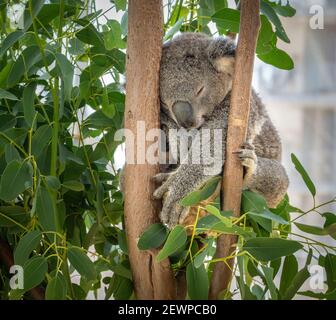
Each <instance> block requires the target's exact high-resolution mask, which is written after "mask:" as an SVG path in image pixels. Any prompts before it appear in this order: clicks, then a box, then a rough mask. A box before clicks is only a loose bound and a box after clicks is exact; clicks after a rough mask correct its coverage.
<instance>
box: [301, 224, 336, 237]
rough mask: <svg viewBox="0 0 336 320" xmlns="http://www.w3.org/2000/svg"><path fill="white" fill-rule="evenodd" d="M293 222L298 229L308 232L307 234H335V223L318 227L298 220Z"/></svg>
mask: <svg viewBox="0 0 336 320" xmlns="http://www.w3.org/2000/svg"><path fill="white" fill-rule="evenodd" d="M294 224H295V225H296V227H297V228H298V229H299V230H301V231H303V232H306V233H309V234H314V235H317V236H327V235H330V236H335V235H336V223H334V224H332V225H329V226H328V227H326V228H319V227H315V226H310V225H307V224H302V223H298V222H295V223H294Z"/></svg>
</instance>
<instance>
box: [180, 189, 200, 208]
mask: <svg viewBox="0 0 336 320" xmlns="http://www.w3.org/2000/svg"><path fill="white" fill-rule="evenodd" d="M201 201H202V200H201V190H196V191H193V192H190V193H189V194H188V195H186V196H185V197H184V198H183V199H181V201H180V205H181V206H183V207H189V206H193V205H196V204H198V203H200V202H201Z"/></svg>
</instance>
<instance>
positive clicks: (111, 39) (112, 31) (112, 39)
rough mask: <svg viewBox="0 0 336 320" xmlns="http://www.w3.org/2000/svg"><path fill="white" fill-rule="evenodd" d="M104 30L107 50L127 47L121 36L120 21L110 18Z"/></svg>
mask: <svg viewBox="0 0 336 320" xmlns="http://www.w3.org/2000/svg"><path fill="white" fill-rule="evenodd" d="M103 30H104V33H103V34H104V43H105V47H106V49H107V50H112V49H114V48H119V49H125V48H126V43H125V41H124V40H123V39H122V38H121V26H120V24H119V22H118V21H116V20H109V21H108V22H107V24H106V25H104V26H103Z"/></svg>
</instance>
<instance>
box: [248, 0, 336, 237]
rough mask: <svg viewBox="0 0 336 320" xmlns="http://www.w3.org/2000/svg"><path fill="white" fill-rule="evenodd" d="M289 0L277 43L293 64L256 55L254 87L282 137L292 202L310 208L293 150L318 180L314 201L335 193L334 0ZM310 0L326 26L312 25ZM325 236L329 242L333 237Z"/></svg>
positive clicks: (303, 220) (307, 220)
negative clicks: (278, 64) (287, 66)
mask: <svg viewBox="0 0 336 320" xmlns="http://www.w3.org/2000/svg"><path fill="white" fill-rule="evenodd" d="M291 4H292V5H293V6H294V7H295V8H296V9H297V14H296V15H295V16H294V17H292V18H290V19H283V21H282V22H283V25H284V28H285V30H286V32H287V33H288V36H289V38H290V39H291V44H285V43H283V42H282V44H281V45H279V47H280V48H281V47H282V49H284V50H285V51H286V52H288V53H289V54H290V55H291V57H292V58H293V60H294V62H295V68H294V69H293V70H291V71H282V70H279V69H276V68H274V67H272V66H269V65H266V64H265V63H263V62H261V61H259V60H258V59H257V60H256V65H255V73H254V87H255V88H256V89H257V91H258V92H259V93H260V95H261V97H262V99H263V101H264V103H265V104H266V106H267V109H268V111H269V113H270V116H271V118H272V120H273V122H274V123H275V125H276V127H277V128H278V130H279V133H280V136H281V138H282V142H283V163H284V165H285V167H286V170H287V173H288V175H289V178H290V187H289V197H290V200H291V204H292V205H294V206H297V207H299V208H303V209H304V210H308V209H310V208H311V207H312V205H313V204H312V199H311V196H310V195H309V193H307V188H306V186H305V185H304V183H303V182H302V179H301V177H300V176H299V175H298V173H297V172H296V171H295V169H294V166H293V164H292V162H291V157H290V155H291V153H294V154H295V155H296V156H297V157H298V158H299V159H300V161H301V162H302V164H303V165H304V167H305V168H306V169H307V171H308V173H309V175H310V176H311V178H312V180H313V181H314V183H315V184H316V186H317V198H316V202H317V203H322V202H326V201H328V200H330V199H332V198H333V197H335V195H336V172H335V169H334V168H335V163H336V1H333V0H321V1H319V0H311V1H298V0H294V1H291ZM314 5H319V6H321V8H323V10H324V29H315V30H314V29H312V28H311V27H310V19H311V18H312V16H313V14H312V13H310V12H311V11H310V10H312V9H311V8H312V6H314ZM313 9H314V8H313ZM332 209H333V210H335V205H334V207H333V208H331V207H329V208H328V206H327V207H325V208H323V210H324V212H325V211H328V210H332ZM318 218H319V216H318V215H316V214H315V215H309V214H307V215H306V216H304V217H303V218H301V219H300V222H301V223H306V224H313V225H320V224H321V222H322V220H324V219H321V221H319V220H320V219H318ZM316 219H318V220H316ZM328 238H329V239H330V243H331V242H335V240H333V239H332V238H330V237H328ZM317 239H318V237H317ZM324 241H326V238H325V237H324Z"/></svg>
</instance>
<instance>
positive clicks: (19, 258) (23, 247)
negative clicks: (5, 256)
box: [14, 230, 42, 266]
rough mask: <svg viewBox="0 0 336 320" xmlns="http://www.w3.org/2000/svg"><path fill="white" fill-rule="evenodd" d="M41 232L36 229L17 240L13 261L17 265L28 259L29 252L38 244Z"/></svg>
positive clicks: (21, 264)
mask: <svg viewBox="0 0 336 320" xmlns="http://www.w3.org/2000/svg"><path fill="white" fill-rule="evenodd" d="M41 239H42V233H41V232H40V231H38V230H34V231H30V232H28V233H27V234H25V235H24V236H23V237H22V238H21V239H20V241H19V243H18V245H17V247H16V249H15V251H14V262H15V264H17V265H20V266H23V264H24V263H25V262H26V261H27V260H28V258H29V256H30V254H31V253H32V251H33V250H35V249H36V247H37V246H38V245H39V244H40V242H41Z"/></svg>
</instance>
